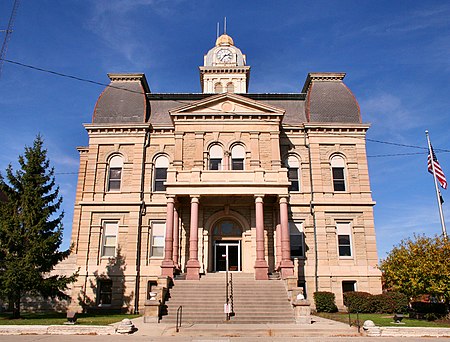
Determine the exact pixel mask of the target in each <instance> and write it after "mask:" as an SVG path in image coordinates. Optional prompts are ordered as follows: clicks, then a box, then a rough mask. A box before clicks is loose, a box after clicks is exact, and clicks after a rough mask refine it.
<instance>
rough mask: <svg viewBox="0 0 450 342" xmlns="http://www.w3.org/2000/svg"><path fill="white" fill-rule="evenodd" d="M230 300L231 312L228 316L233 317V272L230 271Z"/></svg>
mask: <svg viewBox="0 0 450 342" xmlns="http://www.w3.org/2000/svg"><path fill="white" fill-rule="evenodd" d="M230 302H231V312H230V316H231V317H233V316H234V315H235V314H234V301H233V273H230Z"/></svg>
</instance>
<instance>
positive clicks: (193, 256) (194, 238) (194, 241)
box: [186, 196, 200, 280]
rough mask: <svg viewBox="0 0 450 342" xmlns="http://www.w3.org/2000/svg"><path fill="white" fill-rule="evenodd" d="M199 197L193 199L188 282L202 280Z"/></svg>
mask: <svg viewBox="0 0 450 342" xmlns="http://www.w3.org/2000/svg"><path fill="white" fill-rule="evenodd" d="M198 202H199V200H198V196H193V197H191V226H190V230H189V232H190V235H189V260H188V262H187V264H186V268H187V274H186V279H187V280H199V279H200V272H199V271H200V262H199V261H198Z"/></svg>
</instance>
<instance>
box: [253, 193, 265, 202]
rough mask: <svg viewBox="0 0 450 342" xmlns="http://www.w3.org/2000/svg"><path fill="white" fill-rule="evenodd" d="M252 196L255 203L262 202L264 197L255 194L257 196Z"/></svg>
mask: <svg viewBox="0 0 450 342" xmlns="http://www.w3.org/2000/svg"><path fill="white" fill-rule="evenodd" d="M254 196H255V203H261V202H264V195H261V194H257V195H254Z"/></svg>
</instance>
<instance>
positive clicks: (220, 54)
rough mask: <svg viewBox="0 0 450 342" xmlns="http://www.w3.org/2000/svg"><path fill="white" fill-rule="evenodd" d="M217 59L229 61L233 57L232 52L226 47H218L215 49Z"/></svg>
mask: <svg viewBox="0 0 450 342" xmlns="http://www.w3.org/2000/svg"><path fill="white" fill-rule="evenodd" d="M217 59H218V60H219V61H221V62H224V63H228V62H231V60H232V59H233V53H232V52H231V50H228V49H220V50H219V51H217Z"/></svg>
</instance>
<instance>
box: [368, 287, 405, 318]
mask: <svg viewBox="0 0 450 342" xmlns="http://www.w3.org/2000/svg"><path fill="white" fill-rule="evenodd" d="M372 305H373V307H374V312H378V313H406V312H407V310H408V297H407V296H406V295H405V294H403V293H401V292H386V293H383V294H379V295H374V296H372Z"/></svg>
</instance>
